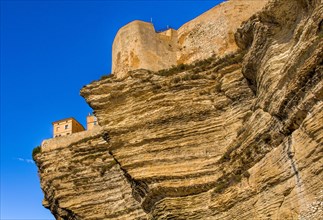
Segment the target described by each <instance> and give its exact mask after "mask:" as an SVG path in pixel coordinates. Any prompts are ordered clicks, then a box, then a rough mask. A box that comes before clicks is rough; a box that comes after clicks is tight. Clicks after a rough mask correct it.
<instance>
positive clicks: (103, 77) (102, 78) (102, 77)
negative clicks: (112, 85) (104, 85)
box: [101, 74, 112, 80]
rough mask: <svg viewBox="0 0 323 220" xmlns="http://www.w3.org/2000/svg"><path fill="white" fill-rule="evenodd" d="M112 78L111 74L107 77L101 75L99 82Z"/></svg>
mask: <svg viewBox="0 0 323 220" xmlns="http://www.w3.org/2000/svg"><path fill="white" fill-rule="evenodd" d="M111 77H112V74H109V75H103V76H101V80H104V79H109V78H111Z"/></svg>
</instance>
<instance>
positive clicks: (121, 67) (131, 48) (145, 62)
mask: <svg viewBox="0 0 323 220" xmlns="http://www.w3.org/2000/svg"><path fill="white" fill-rule="evenodd" d="M176 41H177V34H176V31H172V32H167V33H164V34H159V33H156V31H155V29H154V26H153V25H152V24H151V23H148V22H143V21H133V22H131V23H129V24H127V25H126V26H124V27H122V28H121V29H120V30H119V31H118V33H117V35H116V37H115V39H114V42H113V46H112V73H114V74H116V76H117V77H118V78H122V77H124V76H125V75H126V73H127V72H128V71H130V70H135V69H149V70H153V71H157V70H160V69H165V68H169V67H170V66H172V65H175V64H176V51H177V49H176Z"/></svg>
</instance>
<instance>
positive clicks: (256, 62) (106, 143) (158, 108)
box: [34, 0, 323, 220]
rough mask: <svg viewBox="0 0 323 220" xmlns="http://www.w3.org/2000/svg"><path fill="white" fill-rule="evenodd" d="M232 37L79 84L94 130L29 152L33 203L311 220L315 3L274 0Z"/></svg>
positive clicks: (81, 211)
mask: <svg viewBox="0 0 323 220" xmlns="http://www.w3.org/2000/svg"><path fill="white" fill-rule="evenodd" d="M232 2H236V3H239V2H242V1H238V0H235V1H232ZM210 13H211V12H210ZM214 13H215V12H214ZM207 17H209V16H207ZM200 22H202V21H200ZM209 22H211V23H212V22H216V21H213V20H212V21H210V20H206V21H205V25H207V23H209ZM185 26H189V25H188V24H187V25H184V26H183V27H185ZM232 34H233V35H232V36H234V44H232V45H236V46H237V48H235V49H233V50H232V52H230V53H225V52H224V53H223V55H221V56H217V55H213V56H209V55H210V54H209V53H208V48H205V50H206V51H207V52H206V54H205V56H206V57H207V58H206V59H199V60H198V61H195V62H193V63H191V62H189V63H188V64H181V65H178V66H175V67H172V68H169V69H163V70H159V71H154V72H153V71H150V70H144V69H139V70H134V71H130V72H128V73H127V74H126V75H124V76H123V77H122V78H120V77H118V76H116V74H114V75H111V76H110V77H105V78H104V79H101V80H99V81H95V82H93V83H91V84H89V85H87V86H85V87H84V88H82V90H81V95H82V96H83V97H84V98H85V99H86V101H87V102H88V103H89V105H90V106H91V107H92V108H93V109H94V111H95V115H96V117H97V118H98V121H99V124H100V126H101V128H100V130H98V131H97V132H96V133H95V134H89V135H87V136H86V137H84V138H80V139H77V140H76V139H75V140H74V139H73V140H68V141H66V142H65V143H64V144H62V143H61V144H56V145H55V147H48V146H47V148H46V150H44V151H42V152H40V153H38V154H37V155H35V157H34V158H35V161H36V163H37V166H38V168H39V175H40V179H41V186H42V189H43V191H44V206H45V207H47V208H49V209H50V210H51V212H52V213H53V215H54V216H55V217H56V218H57V219H73V220H74V219H77V220H78V219H192V220H193V219H228V220H229V219H321V218H322V216H323V189H322V179H323V175H322V170H323V166H322V163H323V161H322V156H323V123H322V121H323V102H322V100H323V79H322V78H323V74H322V73H323V65H322V64H323V40H322V39H323V4H322V2H321V1H320V0H297V1H285V0H274V1H271V2H269V3H268V4H267V5H266V6H265V7H264V8H263V9H262V10H261V11H259V12H257V13H256V14H254V15H252V16H251V15H250V16H248V19H247V20H245V21H244V22H243V23H242V25H241V26H240V27H239V28H237V30H236V31H235V32H234V33H232ZM230 36H231V35H230ZM200 37H201V42H203V41H204V39H203V36H202V35H201V36H200ZM209 37H211V36H208V38H209ZM230 48H231V47H230ZM232 48H234V47H232ZM202 49H203V47H202ZM202 49H201V52H200V53H201V54H202V51H203V50H202ZM228 50H229V51H230V49H228ZM224 51H225V50H224ZM196 56H197V57H199V56H198V55H196ZM203 56H204V55H203ZM203 56H202V55H201V57H203ZM194 59H195V58H194ZM55 143H56V142H55ZM47 144H50V143H48V142H47ZM43 147H44V146H43Z"/></svg>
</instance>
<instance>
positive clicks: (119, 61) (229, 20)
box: [112, 0, 268, 78]
mask: <svg viewBox="0 0 323 220" xmlns="http://www.w3.org/2000/svg"><path fill="white" fill-rule="evenodd" d="M267 2H268V0H262V1H254V0H244V1H241V0H230V1H227V2H224V3H222V4H220V5H217V6H215V7H214V8H212V9H210V10H209V11H207V12H205V13H204V14H202V15H200V16H198V17H197V18H195V19H193V20H192V21H189V22H187V23H186V24H184V25H183V26H182V27H181V28H179V29H178V31H176V30H173V29H169V30H167V31H165V32H162V33H156V31H155V29H154V26H153V24H151V23H147V22H143V21H133V22H131V23H129V24H127V25H126V26H124V27H122V28H121V29H120V30H119V31H118V33H117V35H116V37H115V40H114V43H113V49H112V73H113V74H115V75H116V76H117V77H118V78H122V77H124V76H126V74H127V72H128V71H130V70H135V69H148V70H152V71H157V70H160V69H166V68H170V67H171V66H172V65H177V64H181V63H186V64H187V63H192V62H194V61H196V60H202V59H206V58H208V57H210V56H212V55H217V56H223V55H226V54H229V53H232V52H235V51H237V49H238V47H237V45H236V42H235V39H234V33H235V32H236V30H237V29H238V27H239V26H240V25H241V23H242V22H243V21H246V20H248V19H249V18H250V17H251V16H252V15H253V14H255V13H256V12H258V11H260V10H261V9H262V8H263V7H264V6H265V5H266V4H267Z"/></svg>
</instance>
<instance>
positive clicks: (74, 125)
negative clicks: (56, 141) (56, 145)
mask: <svg viewBox="0 0 323 220" xmlns="http://www.w3.org/2000/svg"><path fill="white" fill-rule="evenodd" d="M52 124H53V137H54V138H55V137H60V136H66V135H69V134H72V133H76V132H80V131H84V130H85V129H84V127H83V125H81V124H80V123H79V122H78V121H77V120H76V119H75V118H66V119H62V120H58V121H55V122H53V123H52Z"/></svg>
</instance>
